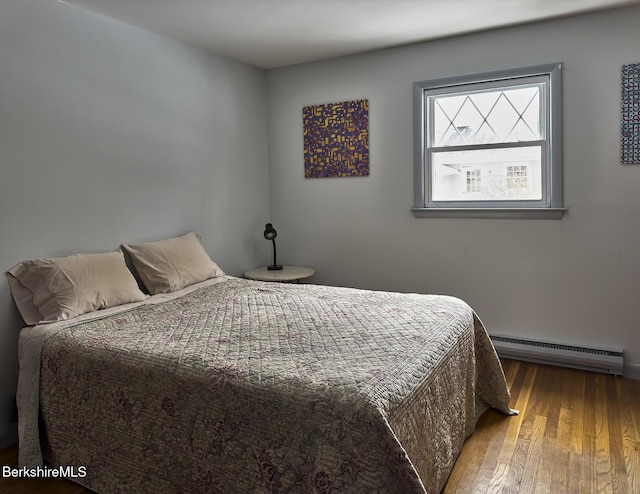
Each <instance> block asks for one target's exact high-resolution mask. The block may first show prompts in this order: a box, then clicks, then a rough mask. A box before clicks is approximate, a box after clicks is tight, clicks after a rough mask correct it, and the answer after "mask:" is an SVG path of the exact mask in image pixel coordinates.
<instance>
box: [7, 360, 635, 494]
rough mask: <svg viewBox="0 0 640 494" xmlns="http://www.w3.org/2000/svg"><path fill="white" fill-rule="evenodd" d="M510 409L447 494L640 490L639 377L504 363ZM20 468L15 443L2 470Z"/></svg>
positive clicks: (477, 440) (454, 475) (37, 488)
mask: <svg viewBox="0 0 640 494" xmlns="http://www.w3.org/2000/svg"><path fill="white" fill-rule="evenodd" d="M503 366H504V369H505V374H506V376H507V382H508V383H509V387H510V389H511V395H512V400H511V406H512V407H513V408H516V409H518V410H520V415H518V416H514V417H507V416H505V415H502V414H501V413H499V412H496V411H493V410H489V411H488V412H486V413H485V414H484V415H483V416H482V417H481V418H480V421H479V422H478V427H477V428H476V431H475V432H474V433H473V435H472V436H471V437H470V438H469V439H468V440H467V442H466V443H465V445H464V448H463V450H462V453H461V454H460V457H459V458H458V461H457V463H456V466H455V467H454V469H453V471H452V472H451V476H450V477H449V481H448V482H447V485H446V486H445V488H444V491H443V494H454V493H455V494H461V493H478V494H480V493H481V494H485V493H491V494H498V493H505V494H506V493H522V494H525V493H549V494H558V493H565V492H566V493H576V494H592V493H594V494H595V493H603V494H604V493H606V494H608V493H612V494H627V493H628V494H634V493H640V381H633V380H630V379H624V378H620V377H614V376H608V375H603V374H596V373H591V372H584V371H578V370H572V369H563V368H560V367H549V366H544V365H537V364H528V363H525V362H518V361H514V360H504V361H503ZM4 465H9V466H11V467H12V468H15V467H17V447H16V446H10V447H8V448H5V449H3V450H0V467H2V466H4ZM0 492H2V493H4V494H23V493H28V494H35V493H51V494H85V493H90V492H91V491H89V490H87V489H84V488H83V487H80V486H78V485H77V484H74V483H72V482H70V481H67V480H61V479H11V478H0Z"/></svg>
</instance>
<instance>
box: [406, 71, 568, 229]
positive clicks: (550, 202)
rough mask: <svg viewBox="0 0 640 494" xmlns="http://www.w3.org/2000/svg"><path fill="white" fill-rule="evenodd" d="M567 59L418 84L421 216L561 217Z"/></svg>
mask: <svg viewBox="0 0 640 494" xmlns="http://www.w3.org/2000/svg"><path fill="white" fill-rule="evenodd" d="M561 85H562V82H561V65H560V64H553V65H542V66H537V67H528V68H524V69H515V70H508V71H501V72H493V73H488V74H480V75H474V76H465V77H454V78H448V79H439V80H435V81H423V82H416V83H415V84H414V113H415V138H414V140H415V143H414V145H415V184H414V188H415V192H414V207H413V208H412V209H413V211H414V214H415V215H416V216H459V215H463V216H489V217H493V216H508V217H553V218H559V217H561V216H562V212H563V211H564V209H563V205H562V150H561V137H562V136H561V130H562V128H561V127H562V122H561V118H562V113H561Z"/></svg>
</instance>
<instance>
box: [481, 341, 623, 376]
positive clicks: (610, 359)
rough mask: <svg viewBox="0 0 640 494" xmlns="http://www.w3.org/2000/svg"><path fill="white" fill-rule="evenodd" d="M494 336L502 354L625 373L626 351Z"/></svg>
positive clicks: (618, 373) (568, 365)
mask: <svg viewBox="0 0 640 494" xmlns="http://www.w3.org/2000/svg"><path fill="white" fill-rule="evenodd" d="M490 336H491V341H492V342H493V346H494V347H495V348H496V352H498V355H499V356H500V357H504V358H512V359H515V360H525V361H528V362H536V363H539V364H549V365H559V366H563V367H572V368H574V369H583V370H589V371H595V372H605V373H607V374H616V375H619V376H621V375H622V369H623V354H622V353H623V352H622V350H612V349H603V348H592V347H584V346H573V345H563V344H558V343H549V342H544V341H536V340H528V339H522V338H511V337H508V336H501V335H490Z"/></svg>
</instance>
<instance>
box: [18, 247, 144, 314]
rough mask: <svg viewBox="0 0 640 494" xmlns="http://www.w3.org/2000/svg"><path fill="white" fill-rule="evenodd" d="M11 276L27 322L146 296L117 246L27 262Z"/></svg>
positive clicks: (142, 298) (84, 311)
mask: <svg viewBox="0 0 640 494" xmlns="http://www.w3.org/2000/svg"><path fill="white" fill-rule="evenodd" d="M7 276H8V278H9V286H10V289H11V293H12V295H13V298H14V300H15V302H16V305H17V306H18V310H19V311H20V314H21V315H22V318H23V319H24V320H25V322H26V323H27V324H29V325H32V324H40V323H48V322H55V321H60V320H65V319H71V318H73V317H76V316H79V315H80V314H84V313H86V312H92V311H94V310H98V309H106V308H108V307H114V306H117V305H122V304H126V303H129V302H140V301H142V300H144V299H145V298H146V297H147V296H146V295H145V294H144V293H142V292H141V291H140V289H139V288H138V284H137V282H136V280H135V278H134V277H133V275H132V274H131V271H129V269H128V268H127V265H126V264H125V260H124V255H123V253H122V251H121V250H119V249H118V250H116V251H114V252H107V253H104V254H74V255H72V256H68V257H59V258H53V259H35V260H31V261H24V262H21V263H19V264H17V265H15V266H14V267H13V268H11V269H10V270H9V271H8V272H7Z"/></svg>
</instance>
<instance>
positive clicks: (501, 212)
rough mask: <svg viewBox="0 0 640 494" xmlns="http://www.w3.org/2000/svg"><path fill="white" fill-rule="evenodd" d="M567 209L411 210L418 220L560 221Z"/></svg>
mask: <svg viewBox="0 0 640 494" xmlns="http://www.w3.org/2000/svg"><path fill="white" fill-rule="evenodd" d="M566 210H567V209H566V208H411V211H412V212H413V215H414V216H415V217H416V218H507V219H535V220H543V219H544V220H559V219H561V218H562V215H563V214H564V212H565V211H566Z"/></svg>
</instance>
